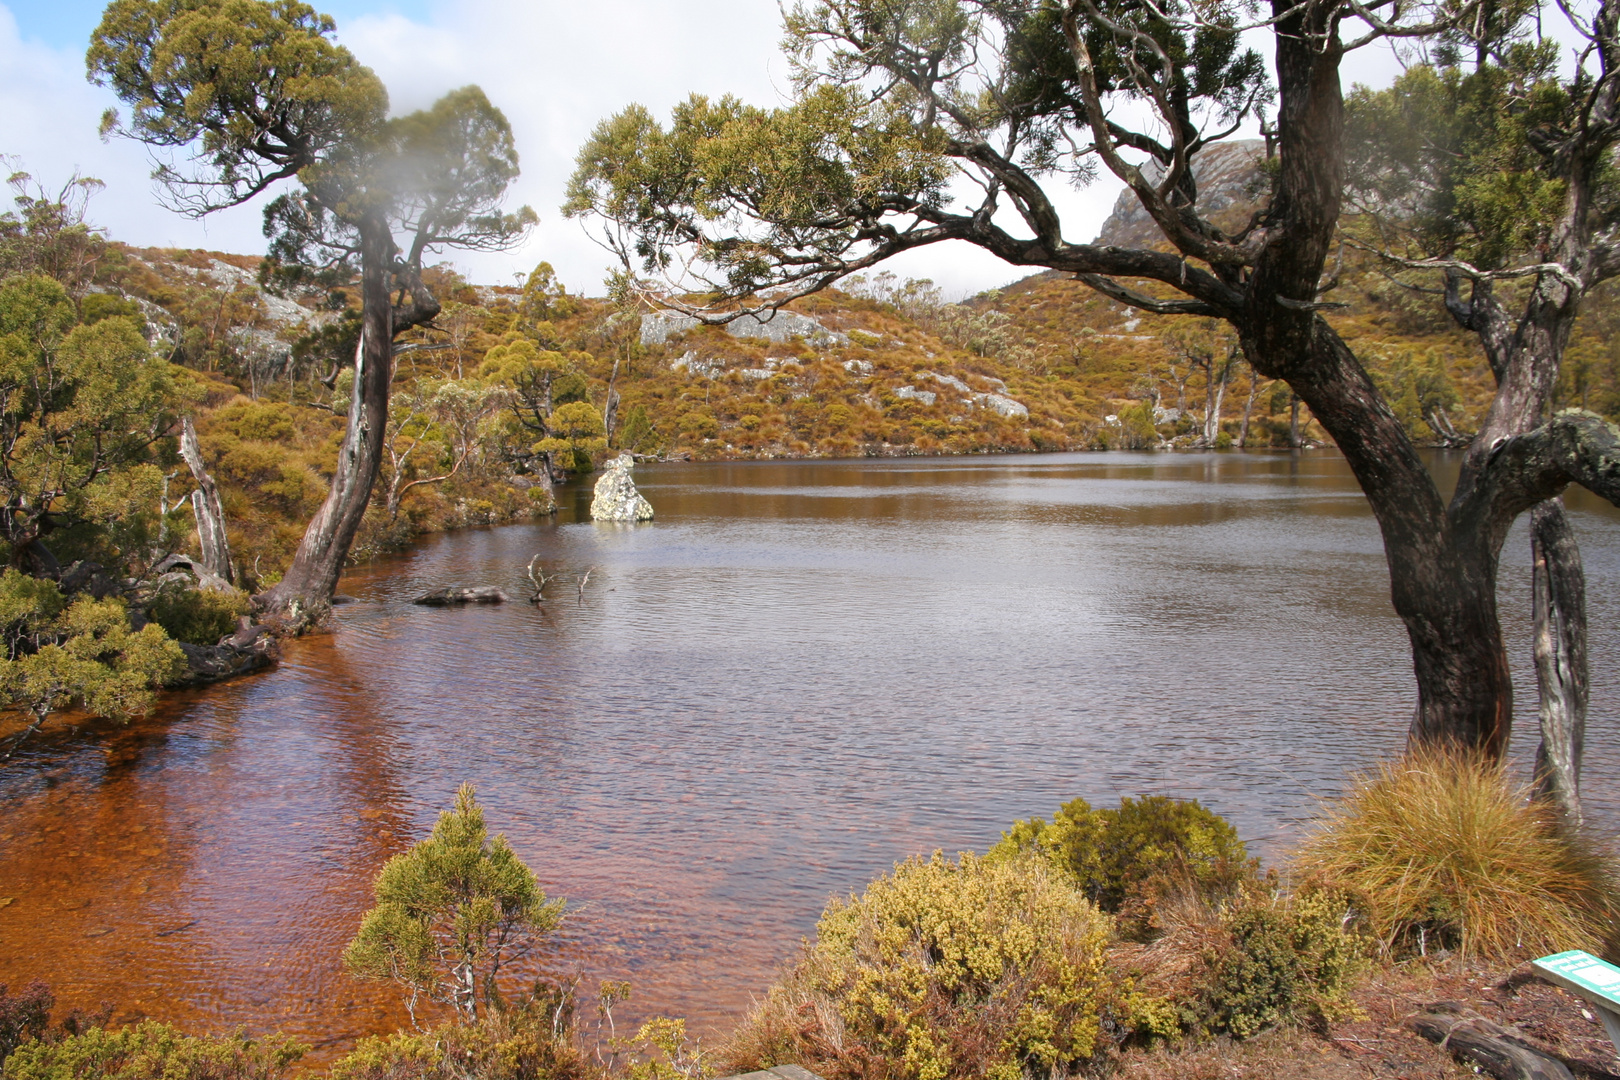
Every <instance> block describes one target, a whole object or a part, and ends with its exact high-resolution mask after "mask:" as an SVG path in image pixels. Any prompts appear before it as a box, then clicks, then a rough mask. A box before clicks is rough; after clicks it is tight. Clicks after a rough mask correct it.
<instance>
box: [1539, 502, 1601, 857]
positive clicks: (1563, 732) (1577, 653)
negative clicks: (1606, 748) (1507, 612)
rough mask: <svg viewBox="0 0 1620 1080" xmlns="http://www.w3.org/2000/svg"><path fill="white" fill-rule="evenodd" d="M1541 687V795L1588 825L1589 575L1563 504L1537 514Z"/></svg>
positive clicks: (1566, 815)
mask: <svg viewBox="0 0 1620 1080" xmlns="http://www.w3.org/2000/svg"><path fill="white" fill-rule="evenodd" d="M1530 549H1531V557H1532V560H1533V566H1534V569H1533V572H1532V582H1533V585H1532V592H1533V596H1534V605H1535V654H1536V682H1537V683H1538V684H1539V685H1540V687H1541V746H1540V747H1539V748H1538V749H1537V750H1536V780H1535V791H1536V795H1537V797H1538V798H1542V799H1546V800H1547V801H1549V802H1551V803H1552V804H1553V805H1554V806H1556V807H1558V809H1559V812H1560V813H1562V814H1563V816H1564V820H1565V821H1566V822H1567V823H1568V824H1570V825H1572V826H1574V827H1576V828H1579V827H1580V824H1581V794H1580V785H1581V750H1582V744H1583V742H1584V741H1585V738H1586V701H1587V679H1586V676H1587V668H1586V574H1585V572H1584V571H1583V570H1582V568H1581V552H1580V549H1579V548H1578V547H1577V546H1576V544H1575V533H1574V531H1573V530H1572V529H1571V528H1570V525H1569V516H1568V515H1567V514H1566V513H1565V512H1564V501H1563V500H1562V499H1549V500H1547V501H1546V502H1544V503H1541V504H1540V505H1538V506H1537V507H1536V508H1535V509H1534V510H1532V511H1531V512H1530Z"/></svg>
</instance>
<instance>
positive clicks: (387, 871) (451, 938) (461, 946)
mask: <svg viewBox="0 0 1620 1080" xmlns="http://www.w3.org/2000/svg"><path fill="white" fill-rule="evenodd" d="M376 890H377V906H376V907H374V908H372V909H371V910H370V911H368V912H367V913H366V916H365V918H364V920H362V922H361V924H360V932H359V933H358V934H357V935H356V936H355V939H354V940H353V941H352V942H350V943H349V946H348V948H347V949H346V950H344V953H343V961H344V963H345V965H347V967H348V968H349V970H350V971H351V972H353V973H354V974H356V975H359V976H361V977H363V978H371V979H391V980H393V981H395V982H397V983H399V984H400V985H401V986H403V987H404V988H405V989H406V991H407V992H408V1007H409V1008H410V1010H411V1015H412V1016H413V1017H414V1016H415V1014H416V1006H417V1000H418V998H419V997H425V998H427V999H428V1000H429V1001H432V1002H435V1003H438V1004H440V1005H447V1006H450V1007H452V1008H453V1009H454V1010H455V1012H456V1016H457V1017H458V1019H460V1020H461V1021H463V1022H469V1021H473V1020H476V1019H478V1017H479V1015H480V1014H481V1013H485V1012H487V1010H488V1009H490V1008H493V1007H498V1003H499V1002H500V1000H501V990H500V985H499V980H500V977H501V975H502V973H503V971H504V970H505V969H508V968H510V967H512V966H513V965H514V964H517V963H519V962H521V961H522V960H524V959H526V958H527V957H529V956H530V954H531V953H532V951H533V949H534V948H535V946H536V945H538V944H539V943H540V941H541V940H542V939H543V938H544V937H545V936H546V935H547V934H549V933H550V932H551V931H552V930H554V929H556V927H557V926H558V924H559V923H560V922H561V920H562V912H563V906H564V905H563V902H562V901H560V900H547V899H546V894H545V893H544V892H543V891H541V889H540V886H539V885H538V884H537V883H536V882H535V879H534V874H533V873H532V872H530V870H529V868H528V867H526V866H524V865H523V863H522V862H521V861H519V859H518V857H517V856H516V855H515V854H513V852H512V849H511V847H510V846H509V845H508V844H507V842H506V838H505V837H504V836H500V835H497V836H496V837H495V838H494V839H493V840H491V839H490V838H489V834H488V831H487V830H486V829H485V827H484V811H483V808H482V807H480V806H479V805H478V803H477V801H476V799H475V798H474V797H473V789H472V787H471V785H466V784H464V785H462V787H461V790H460V791H458V792H457V793H456V805H455V808H454V809H452V810H447V811H445V812H444V813H443V814H441V815H439V822H438V824H437V825H435V826H434V828H433V835H432V836H430V837H428V839H426V840H424V841H422V842H421V843H419V844H417V845H416V846H415V847H413V848H411V850H410V851H407V852H405V853H404V854H402V855H396V856H394V857H393V858H392V859H389V860H388V862H387V864H386V865H384V866H383V868H382V872H381V873H380V874H378V876H377V886H376Z"/></svg>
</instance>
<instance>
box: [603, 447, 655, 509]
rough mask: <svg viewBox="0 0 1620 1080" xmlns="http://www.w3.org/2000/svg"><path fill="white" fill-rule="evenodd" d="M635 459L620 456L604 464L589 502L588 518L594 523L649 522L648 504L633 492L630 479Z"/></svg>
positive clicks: (638, 494)
mask: <svg viewBox="0 0 1620 1080" xmlns="http://www.w3.org/2000/svg"><path fill="white" fill-rule="evenodd" d="M635 463H636V462H635V458H633V457H631V456H630V455H629V454H620V455H619V456H618V457H616V458H614V459H613V460H612V461H610V462H608V463H607V468H605V469H603V470H602V475H601V476H600V477H598V478H597V481H596V495H595V497H594V498H593V499H591V517H592V519H594V520H596V521H651V520H652V516H653V508H652V504H651V503H649V502H648V501H647V500H646V499H644V498H643V497H642V495H641V493H640V492H639V491H637V490H636V483H635V481H634V480H632V479H631V478H630V470H631V469H632V468H634V467H635Z"/></svg>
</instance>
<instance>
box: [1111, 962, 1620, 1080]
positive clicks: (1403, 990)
mask: <svg viewBox="0 0 1620 1080" xmlns="http://www.w3.org/2000/svg"><path fill="white" fill-rule="evenodd" d="M1435 1002H1451V1003H1454V1004H1455V1005H1457V1006H1460V1007H1462V1009H1464V1010H1472V1011H1473V1012H1476V1013H1478V1014H1479V1015H1480V1016H1482V1017H1484V1018H1485V1019H1487V1020H1490V1021H1493V1022H1494V1023H1496V1024H1499V1025H1501V1026H1502V1027H1504V1028H1506V1029H1508V1031H1510V1032H1511V1033H1513V1034H1514V1035H1515V1036H1517V1037H1518V1038H1521V1039H1522V1040H1523V1041H1524V1042H1525V1043H1527V1044H1529V1045H1531V1046H1533V1047H1535V1048H1536V1049H1538V1050H1541V1051H1543V1052H1544V1053H1547V1054H1550V1055H1551V1056H1553V1057H1557V1058H1560V1059H1562V1060H1563V1062H1564V1064H1566V1065H1568V1066H1569V1068H1570V1071H1571V1072H1573V1073H1574V1074H1575V1076H1576V1077H1577V1078H1578V1080H1620V1056H1617V1055H1616V1051H1615V1047H1614V1045H1613V1044H1612V1043H1610V1042H1609V1038H1608V1035H1606V1034H1605V1033H1604V1030H1603V1024H1602V1022H1601V1021H1600V1020H1599V1019H1598V1018H1597V1016H1596V1015H1595V1014H1594V1013H1593V1011H1592V1009H1591V1008H1590V1007H1589V1006H1587V1005H1586V1003H1585V1002H1583V1001H1581V1000H1580V999H1579V998H1577V997H1575V996H1574V995H1573V994H1569V993H1566V992H1565V991H1563V990H1561V989H1559V988H1557V987H1554V986H1550V985H1548V984H1546V983H1543V982H1541V981H1540V980H1538V979H1536V978H1535V977H1534V975H1533V974H1532V973H1531V970H1530V967H1529V965H1523V966H1521V967H1519V968H1516V969H1514V970H1512V971H1508V972H1503V971H1501V970H1495V971H1491V970H1487V969H1484V968H1480V967H1476V966H1472V965H1469V964H1466V963H1462V962H1459V961H1455V960H1443V961H1440V962H1433V961H1411V962H1408V963H1404V964H1400V965H1397V966H1395V967H1392V968H1389V969H1386V970H1384V971H1381V972H1379V973H1378V974H1376V975H1374V976H1373V977H1372V978H1371V979H1369V980H1368V981H1367V982H1366V983H1365V984H1364V985H1363V986H1362V988H1361V990H1360V991H1359V992H1358V993H1357V994H1356V995H1355V1003H1356V1006H1357V1009H1356V1012H1357V1015H1355V1016H1353V1017H1350V1018H1347V1019H1344V1020H1341V1021H1338V1022H1336V1023H1333V1024H1330V1025H1328V1026H1327V1028H1326V1030H1312V1029H1309V1028H1301V1027H1290V1028H1279V1029H1275V1030H1272V1031H1269V1032H1266V1033H1264V1034H1262V1035H1259V1036H1257V1037H1255V1038H1253V1039H1249V1040H1247V1041H1246V1042H1241V1043H1234V1042H1230V1041H1228V1040H1216V1041H1214V1042H1207V1043H1202V1044H1197V1045H1188V1046H1181V1047H1161V1048H1157V1049H1154V1050H1137V1051H1130V1052H1128V1053H1127V1054H1126V1055H1125V1056H1124V1059H1123V1060H1122V1061H1120V1062H1119V1063H1118V1071H1117V1072H1115V1073H1114V1075H1115V1076H1116V1077H1120V1078H1122V1080H1234V1078H1244V1080H1271V1078H1277V1080H1283V1078H1290V1077H1310V1078H1313V1080H1315V1078H1320V1080H1367V1078H1374V1077H1376V1078H1378V1080H1442V1078H1450V1080H1456V1078H1461V1077H1474V1076H1478V1075H1480V1074H1479V1073H1477V1072H1475V1070H1474V1069H1473V1067H1472V1066H1469V1065H1464V1064H1461V1063H1459V1062H1458V1061H1456V1060H1455V1059H1454V1058H1453V1057H1452V1056H1451V1054H1450V1053H1449V1052H1447V1051H1445V1050H1442V1049H1440V1048H1439V1047H1437V1046H1435V1045H1434V1044H1433V1043H1430V1042H1428V1041H1427V1040H1426V1039H1424V1038H1422V1037H1421V1036H1419V1035H1417V1034H1416V1033H1414V1032H1413V1031H1411V1030H1410V1029H1409V1028H1408V1027H1406V1026H1405V1024H1404V1021H1405V1019H1406V1018H1407V1017H1409V1016H1412V1015H1413V1014H1416V1013H1419V1012H1425V1011H1428V1009H1427V1006H1429V1005H1431V1004H1433V1003H1435Z"/></svg>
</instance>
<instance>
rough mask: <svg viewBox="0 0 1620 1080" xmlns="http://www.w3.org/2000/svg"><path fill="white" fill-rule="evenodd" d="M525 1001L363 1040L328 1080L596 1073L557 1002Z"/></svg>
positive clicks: (514, 1079)
mask: <svg viewBox="0 0 1620 1080" xmlns="http://www.w3.org/2000/svg"><path fill="white" fill-rule="evenodd" d="M547 1004H548V1002H545V1001H531V1002H529V1003H527V1004H526V1005H524V1006H523V1007H514V1008H509V1009H506V1010H502V1011H495V1012H491V1013H489V1014H487V1015H486V1016H485V1017H484V1018H482V1019H481V1020H479V1021H477V1022H475V1023H468V1024H446V1025H444V1026H442V1027H436V1028H433V1029H431V1030H427V1031H399V1032H395V1033H394V1034H392V1035H389V1036H387V1037H380V1036H372V1037H370V1038H366V1039H361V1040H360V1043H359V1045H357V1046H356V1047H355V1048H354V1050H353V1051H352V1052H351V1053H349V1054H348V1055H347V1056H345V1057H343V1058H340V1059H339V1060H338V1061H337V1062H335V1063H334V1064H333V1066H332V1071H331V1073H330V1080H576V1078H585V1077H590V1076H594V1075H595V1072H594V1070H593V1069H592V1068H591V1065H590V1062H589V1061H588V1059H587V1058H586V1057H585V1055H584V1054H582V1053H581V1052H580V1051H579V1049H578V1046H577V1044H576V1042H575V1040H574V1038H573V1029H572V1024H571V1019H570V1015H569V1012H568V1010H567V1009H566V1007H563V1008H559V1007H557V1006H559V1005H562V1004H563V1003H562V1002H561V1001H559V1000H557V999H552V1000H551V1001H550V1002H549V1004H550V1005H551V1006H552V1007H551V1008H547V1007H546V1006H547Z"/></svg>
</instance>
